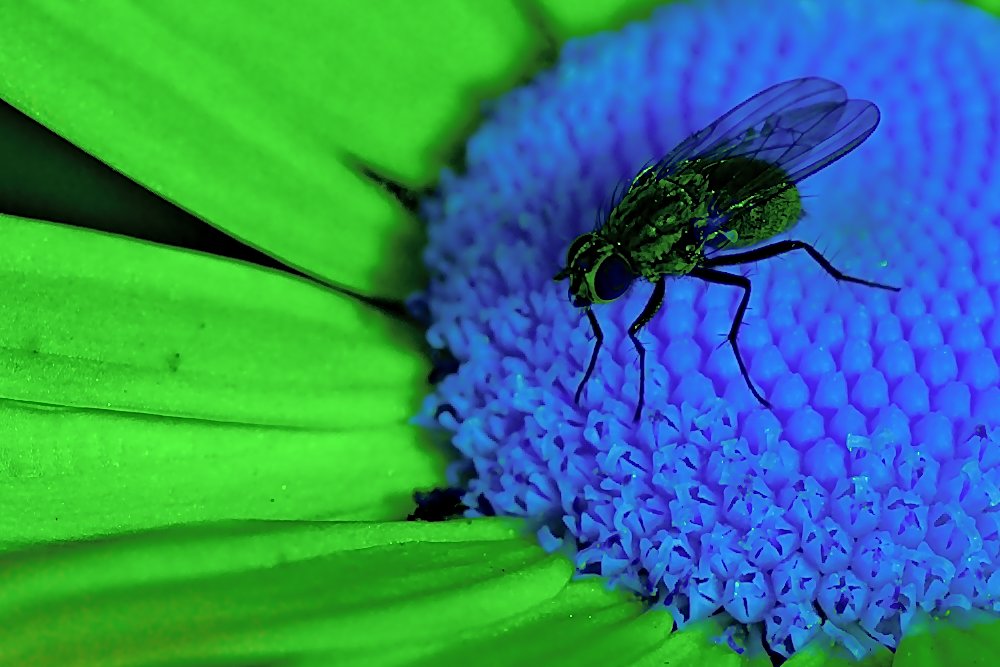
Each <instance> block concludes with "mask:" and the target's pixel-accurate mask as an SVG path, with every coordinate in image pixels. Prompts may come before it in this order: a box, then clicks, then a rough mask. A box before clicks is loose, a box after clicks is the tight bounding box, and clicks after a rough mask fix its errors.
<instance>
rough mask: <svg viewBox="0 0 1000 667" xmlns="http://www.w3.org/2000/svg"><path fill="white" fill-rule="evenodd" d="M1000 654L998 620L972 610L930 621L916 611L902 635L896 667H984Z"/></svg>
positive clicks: (999, 623) (993, 615) (929, 618)
mask: <svg viewBox="0 0 1000 667" xmlns="http://www.w3.org/2000/svg"><path fill="white" fill-rule="evenodd" d="M998 655H1000V618H997V616H996V615H995V614H991V613H987V612H984V611H979V610H973V611H969V612H951V613H948V614H947V615H946V616H945V617H943V618H936V617H934V618H932V617H930V616H928V615H927V614H925V613H924V612H922V611H921V612H918V614H917V617H916V618H915V619H914V621H913V623H912V624H911V625H910V627H909V628H907V631H906V632H905V633H904V634H903V639H902V641H901V642H900V643H899V648H897V649H896V658H895V661H894V662H893V663H892V664H893V665H895V666H896V667H952V665H961V666H962V667H977V666H979V665H981V666H982V667H987V666H988V665H995V664H997V656H998Z"/></svg>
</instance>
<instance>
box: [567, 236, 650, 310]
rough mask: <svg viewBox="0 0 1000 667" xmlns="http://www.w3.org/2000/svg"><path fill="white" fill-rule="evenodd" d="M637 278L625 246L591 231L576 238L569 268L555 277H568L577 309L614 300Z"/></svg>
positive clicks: (572, 299)
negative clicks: (623, 248)
mask: <svg viewBox="0 0 1000 667" xmlns="http://www.w3.org/2000/svg"><path fill="white" fill-rule="evenodd" d="M635 278H636V275H635V273H634V272H633V270H632V266H631V264H630V263H629V261H628V259H627V258H626V257H625V255H624V253H623V251H622V249H621V248H619V247H618V246H617V245H616V244H614V243H612V242H610V241H608V240H606V239H604V238H601V237H600V236H598V235H597V234H594V233H591V232H588V233H586V234H581V235H580V236H578V237H577V239H576V240H575V241H573V244H572V245H571V246H570V247H569V251H568V252H567V253H566V267H565V268H563V269H562V270H561V271H560V272H559V273H557V274H556V277H555V279H556V280H566V279H569V298H570V301H572V303H573V305H574V306H576V307H577V308H587V307H589V306H591V305H593V304H595V303H610V302H612V301H614V300H615V299H617V298H618V297H620V296H621V295H622V294H624V293H625V292H626V291H627V290H628V288H629V285H631V284H632V281H633V280H635Z"/></svg>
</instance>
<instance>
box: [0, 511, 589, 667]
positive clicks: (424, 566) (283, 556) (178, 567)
mask: <svg viewBox="0 0 1000 667" xmlns="http://www.w3.org/2000/svg"><path fill="white" fill-rule="evenodd" d="M516 526H517V524H516V523H514V522H511V521H508V520H478V521H462V522H453V523H446V524H433V525H428V524H412V523H394V524H364V523H347V524H337V523H319V522H317V523H303V522H246V523H233V524H222V525H220V524H210V525H206V526H201V527H186V528H179V529H178V528H175V529H170V530H164V531H158V532H153V533H141V534H137V535H133V536H127V537H119V538H115V539H111V540H102V541H95V542H89V543H76V544H68V545H65V546H63V547H59V548H54V547H48V548H44V549H34V550H28V551H23V552H17V553H13V554H7V555H4V556H0V572H3V573H4V579H3V589H4V595H3V596H2V601H0V627H3V629H4V641H3V643H2V644H0V662H3V663H4V664H19V665H29V664H30V665H33V666H44V665H58V666H59V667H67V666H69V665H95V664H100V665H116V666H125V665H164V664H176V663H180V662H184V664H187V663H188V662H192V663H196V664H206V663H207V662H209V661H219V662H224V663H225V664H231V663H232V662H235V661H241V663H240V664H249V663H251V662H253V664H260V663H265V662H266V663H267V664H272V663H277V662H281V661H293V660H299V661H301V660H304V659H307V658H308V657H310V656H318V655H324V654H325V655H327V656H329V657H330V658H331V660H330V661H328V662H327V664H344V663H345V662H346V661H348V660H349V659H352V657H354V658H356V657H357V656H359V655H367V656H372V657H378V656H379V655H382V654H384V653H391V652H393V651H394V650H398V649H407V648H409V647H424V646H434V645H439V644H441V643H447V642H449V641H451V637H452V636H454V635H455V634H456V633H462V632H467V631H470V630H472V629H474V628H485V627H487V626H493V625H495V624H498V623H502V622H504V621H505V619H510V618H512V617H517V616H518V615H519V614H521V613H523V612H524V611H525V610H528V609H531V608H533V607H536V606H538V605H539V604H541V603H542V602H543V601H545V600H547V599H549V598H551V597H552V596H553V595H555V594H557V593H558V592H559V591H560V590H561V589H562V588H563V587H564V586H565V584H566V581H567V580H568V578H569V576H570V573H571V571H572V567H571V565H570V564H569V562H568V561H566V559H565V558H562V557H558V556H554V555H553V556H549V555H546V554H545V553H544V552H542V551H541V549H539V548H538V547H537V546H536V545H534V544H533V543H532V541H529V540H526V539H523V538H520V537H517V531H516ZM282 664H285V663H284V662H282ZM367 664H376V663H375V661H371V662H369V663H367Z"/></svg>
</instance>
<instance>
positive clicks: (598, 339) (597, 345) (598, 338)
mask: <svg viewBox="0 0 1000 667" xmlns="http://www.w3.org/2000/svg"><path fill="white" fill-rule="evenodd" d="M586 313H587V319H588V320H590V328H591V329H593V330H594V338H595V342H594V352H593V354H591V355H590V364H588V365H587V372H586V373H584V374H583V379H582V380H581V381H580V386H579V387H577V388H576V396H574V397H573V400H574V401H576V404H577V405H579V404H580V394H582V393H583V386H584V385H585V384H587V380H589V379H590V374H591V373H593V372H594V364H596V363H597V353H598V351H600V349H601V343H603V342H604V333H603V332H601V325H600V324H598V323H597V317H596V316H595V315H594V311H593V310H592V309H590V308H587V309H586Z"/></svg>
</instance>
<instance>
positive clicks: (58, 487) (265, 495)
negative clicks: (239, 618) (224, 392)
mask: <svg viewBox="0 0 1000 667" xmlns="http://www.w3.org/2000/svg"><path fill="white" fill-rule="evenodd" d="M417 439H418V433H417V431H416V429H415V427H412V426H408V425H395V426H385V427H381V428H370V429H358V430H346V431H334V432H331V431H317V430H303V429H286V428H261V427H253V426H243V425H238V424H221V423H217V422H209V421H202V420H191V419H167V418H161V417H150V416H146V415H134V414H133V415H129V414H124V413H113V412H106V411H96V410H57V409H51V408H49V409H42V408H40V407H37V406H29V405H24V404H17V403H13V402H9V401H5V402H0V443H2V446H0V507H2V508H3V511H2V512H0V550H2V549H10V548H12V547H15V546H21V545H25V544H29V543H33V542H47V541H54V540H71V539H79V538H83V537H92V536H97V535H106V534H112V533H124V532H133V531H139V530H144V529H148V528H154V527H159V526H164V525H169V524H176V523H192V522H199V521H215V520H223V519H339V520H359V519H364V520H390V519H399V518H401V517H404V516H406V514H407V513H408V512H409V511H411V510H412V509H413V498H412V492H413V490H414V487H421V488H424V487H433V486H436V485H439V484H442V483H443V480H444V474H443V470H444V465H445V464H444V461H443V460H442V458H443V456H442V455H441V454H438V453H435V452H434V451H432V450H431V449H430V448H428V447H427V446H420V444H419V443H418V442H417Z"/></svg>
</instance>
